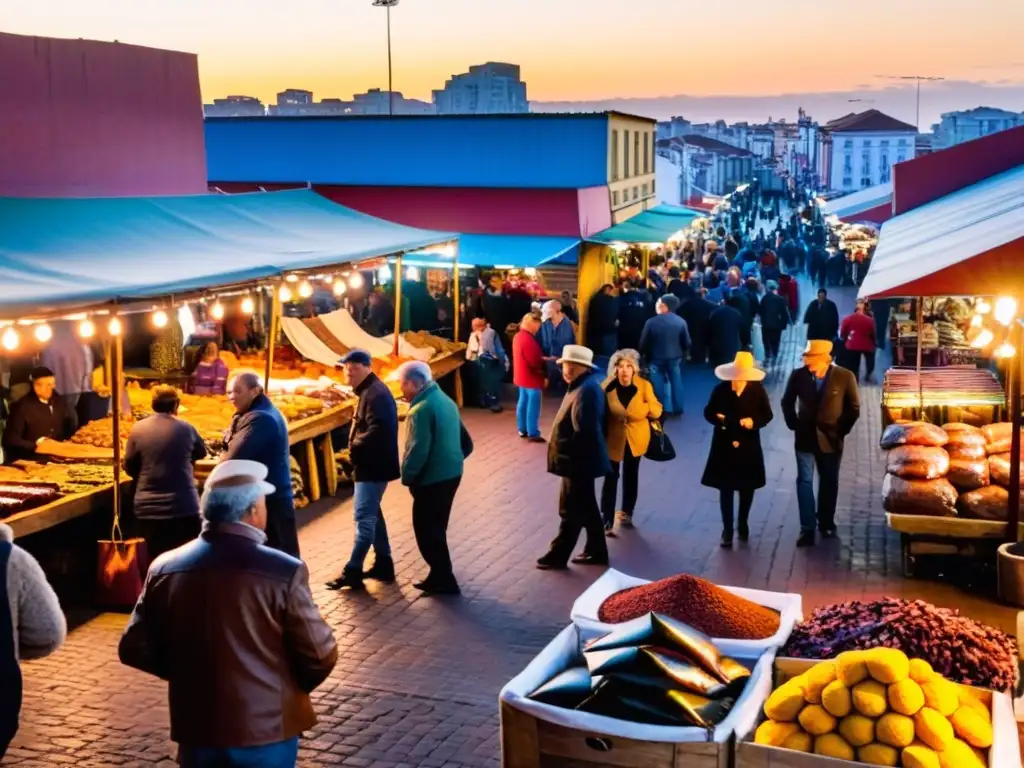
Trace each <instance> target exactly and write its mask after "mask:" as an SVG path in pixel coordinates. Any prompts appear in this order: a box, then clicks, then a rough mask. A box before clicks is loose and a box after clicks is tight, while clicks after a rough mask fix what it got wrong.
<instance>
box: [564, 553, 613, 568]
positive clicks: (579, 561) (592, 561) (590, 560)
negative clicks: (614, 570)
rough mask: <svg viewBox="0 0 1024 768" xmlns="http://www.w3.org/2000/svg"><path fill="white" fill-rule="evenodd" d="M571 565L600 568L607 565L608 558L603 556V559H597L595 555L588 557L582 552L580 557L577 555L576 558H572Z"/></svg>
mask: <svg viewBox="0 0 1024 768" xmlns="http://www.w3.org/2000/svg"><path fill="white" fill-rule="evenodd" d="M572 564H573V565H600V566H603V565H608V557H607V556H605V557H598V556H597V555H589V554H587V553H585V552H584V553H583V554H582V555H577V556H576V557H574V558H573V559H572Z"/></svg>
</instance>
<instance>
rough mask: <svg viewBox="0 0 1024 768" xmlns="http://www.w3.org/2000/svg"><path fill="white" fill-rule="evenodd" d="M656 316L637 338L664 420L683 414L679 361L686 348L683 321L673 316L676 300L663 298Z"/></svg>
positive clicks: (686, 336)
mask: <svg viewBox="0 0 1024 768" xmlns="http://www.w3.org/2000/svg"><path fill="white" fill-rule="evenodd" d="M655 308H656V310H657V313H658V314H657V315H655V316H654V317H652V318H651V319H650V320H648V321H647V323H646V324H645V325H644V330H643V333H641V334H640V350H639V351H640V355H641V357H642V359H644V360H646V361H647V362H648V365H649V367H650V373H651V384H652V385H654V392H655V396H656V397H657V399H658V401H659V402H661V403H663V404H664V405H665V413H666V414H667V415H668V416H681V415H682V413H683V410H684V409H683V360H684V356H685V354H686V350H688V349H689V348H690V345H691V342H690V331H689V328H688V327H687V325H686V321H685V320H684V319H683V318H682V317H680V316H679V315H677V314H676V309H678V308H679V299H677V298H676V297H675V296H674V295H672V294H671V293H670V294H667V295H665V296H662V297H661V298H660V299H658V301H657V304H656V305H655Z"/></svg>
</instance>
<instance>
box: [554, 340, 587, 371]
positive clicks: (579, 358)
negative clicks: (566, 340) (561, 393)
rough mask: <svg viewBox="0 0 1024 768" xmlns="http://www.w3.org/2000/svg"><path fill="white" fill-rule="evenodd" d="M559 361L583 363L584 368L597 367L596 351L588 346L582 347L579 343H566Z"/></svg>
mask: <svg viewBox="0 0 1024 768" xmlns="http://www.w3.org/2000/svg"><path fill="white" fill-rule="evenodd" d="M557 363H558V364H559V365H561V364H562V363H574V364H576V365H582V366H583V367H584V368H596V367H597V366H596V365H594V353H593V351H591V350H590V349H588V348H587V347H581V346H580V345H579V344H566V345H565V346H564V347H563V348H562V356H561V357H560V358H558V360H557Z"/></svg>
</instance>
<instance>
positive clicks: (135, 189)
mask: <svg viewBox="0 0 1024 768" xmlns="http://www.w3.org/2000/svg"><path fill="white" fill-rule="evenodd" d="M0 73H2V75H0V195H8V196H21V197H106V196H114V197H119V196H131V195H180V194H202V193H204V192H205V191H206V148H205V144H204V138H203V113H202V98H201V96H200V93H199V66H198V62H197V59H196V56H195V55H194V54H190V53H179V52H176V51H162V50H157V49H153V48H141V47H139V46H134V45H124V44H121V43H101V42H96V41H92V40H56V39H50V38H42V37H24V36H21V35H8V34H0Z"/></svg>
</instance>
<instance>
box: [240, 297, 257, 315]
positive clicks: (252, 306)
mask: <svg viewBox="0 0 1024 768" xmlns="http://www.w3.org/2000/svg"><path fill="white" fill-rule="evenodd" d="M255 311H256V303H255V302H254V301H253V300H252V296H246V297H245V298H244V299H242V314H243V315H251V314H252V313H253V312H255Z"/></svg>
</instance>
